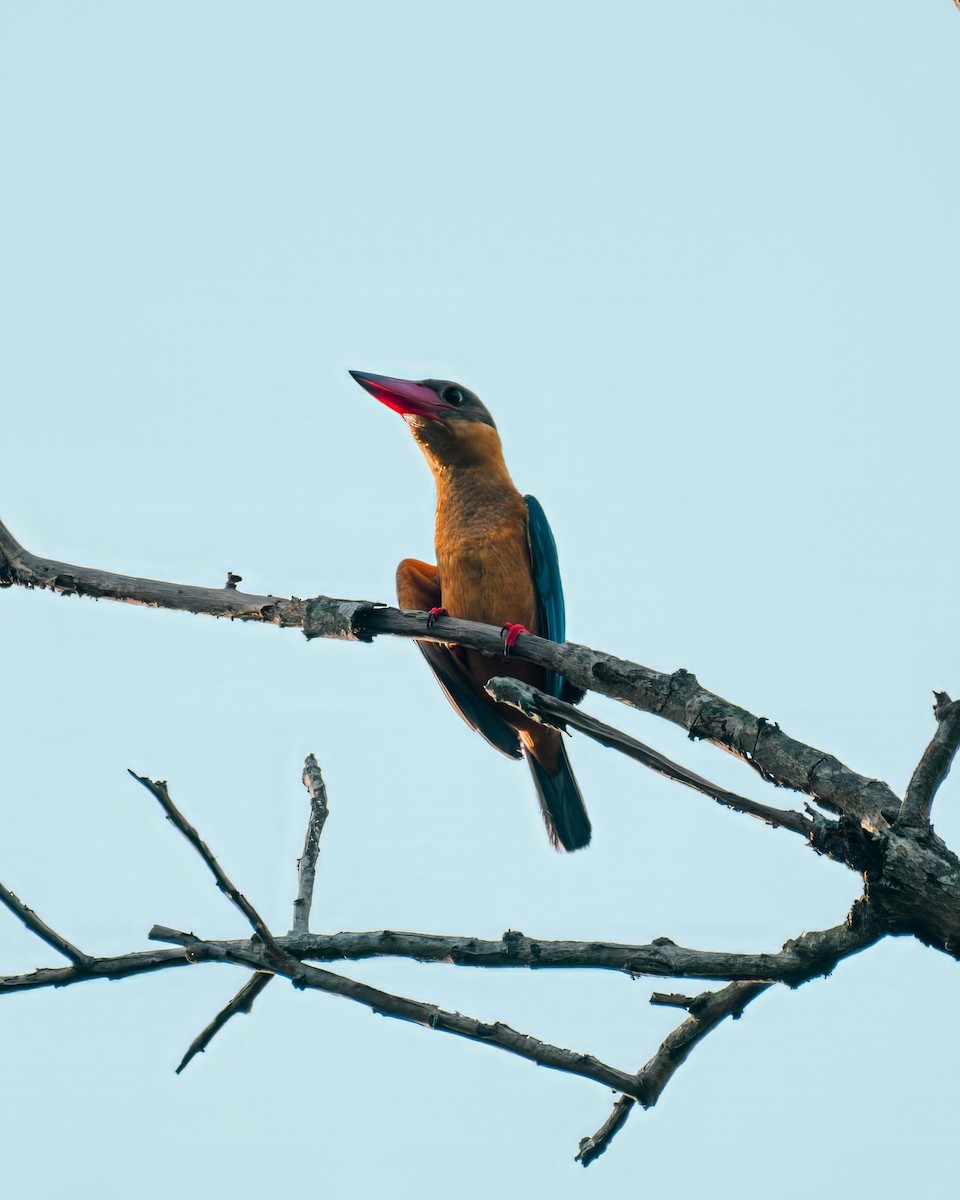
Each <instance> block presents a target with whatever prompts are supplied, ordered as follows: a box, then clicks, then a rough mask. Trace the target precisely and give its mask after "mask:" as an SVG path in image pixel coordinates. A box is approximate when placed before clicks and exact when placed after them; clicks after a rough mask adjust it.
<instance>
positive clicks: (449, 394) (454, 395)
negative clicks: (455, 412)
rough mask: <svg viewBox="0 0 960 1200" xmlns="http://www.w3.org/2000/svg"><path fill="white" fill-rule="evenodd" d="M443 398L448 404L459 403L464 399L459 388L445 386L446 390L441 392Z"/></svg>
mask: <svg viewBox="0 0 960 1200" xmlns="http://www.w3.org/2000/svg"><path fill="white" fill-rule="evenodd" d="M443 398H444V400H446V402H447V403H448V404H457V405H460V404H462V403H463V401H464V395H463V392H461V391H460V389H459V388H447V390H446V391H445V392H444V393H443Z"/></svg>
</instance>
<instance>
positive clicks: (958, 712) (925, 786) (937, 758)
mask: <svg viewBox="0 0 960 1200" xmlns="http://www.w3.org/2000/svg"><path fill="white" fill-rule="evenodd" d="M934 699H935V701H936V703H935V704H934V706H933V714H934V716H935V717H936V718H937V731H936V733H935V734H934V735H933V738H932V739H931V741H930V745H929V746H927V748H926V750H924V752H923V756H922V758H921V759H920V762H919V763H918V764H917V768H916V770H915V771H914V772H913V775H912V776H911V778H910V783H909V784H908V786H907V791H906V794H905V795H904V797H903V807H902V808H901V810H900V816H899V818H898V820H897V829H898V831H900V832H902V831H904V830H906V829H925V828H926V827H928V826H929V824H930V810H931V809H932V807H933V798H934V796H936V794H937V790H938V788H939V787H940V784H941V783H943V781H944V780H945V779H946V777H947V775H948V774H949V772H950V767H951V764H952V763H953V760H954V758H955V757H956V753H957V750H958V748H960V701H957V700H951V699H950V697H949V696H948V695H947V693H946V692H934Z"/></svg>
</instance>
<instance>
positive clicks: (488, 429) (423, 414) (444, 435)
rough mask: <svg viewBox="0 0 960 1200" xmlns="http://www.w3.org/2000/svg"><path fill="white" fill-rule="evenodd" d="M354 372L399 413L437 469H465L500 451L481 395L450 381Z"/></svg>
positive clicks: (371, 392) (431, 463)
mask: <svg viewBox="0 0 960 1200" xmlns="http://www.w3.org/2000/svg"><path fill="white" fill-rule="evenodd" d="M350 374H351V375H352V376H353V378H354V379H355V380H356V381H357V383H359V384H360V386H361V387H362V388H364V389H365V390H366V391H368V392H369V393H370V395H371V396H374V397H375V398H376V399H377V400H379V401H380V403H381V404H385V405H386V406H387V408H392V409H393V411H394V412H398V413H400V415H401V416H402V417H403V419H404V420H405V421H406V422H407V424H408V425H409V426H410V431H411V433H412V434H413V436H414V437H415V438H416V440H417V441H418V442H419V444H420V448H421V449H422V450H423V452H424V454H425V455H426V456H427V461H428V462H429V463H430V465H431V467H433V468H434V470H441V469H442V468H443V467H448V466H467V465H470V464H473V463H476V462H482V461H483V460H484V459H485V458H487V457H489V456H490V455H491V454H493V453H496V454H497V455H499V453H500V438H499V435H498V434H497V427H496V425H494V423H493V417H491V416H490V413H489V412H488V411H487V409H486V407H485V405H484V404H483V403H482V402H481V400H480V397H479V396H477V395H476V394H475V393H474V392H471V391H470V389H469V388H465V387H464V386H463V384H460V383H453V382H452V381H451V380H449V379H421V380H418V381H414V380H411V379H393V378H392V377H391V376H389V375H370V374H368V373H367V372H365V371H351V372H350Z"/></svg>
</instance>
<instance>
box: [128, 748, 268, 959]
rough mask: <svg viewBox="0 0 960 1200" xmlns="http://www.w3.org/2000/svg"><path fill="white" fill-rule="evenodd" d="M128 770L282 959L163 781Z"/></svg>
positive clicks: (261, 921)
mask: <svg viewBox="0 0 960 1200" xmlns="http://www.w3.org/2000/svg"><path fill="white" fill-rule="evenodd" d="M128 774H130V775H132V776H133V778H134V779H135V780H136V781H137V782H138V783H142V784H143V786H144V787H145V788H146V789H147V791H148V792H151V793H152V794H153V795H154V796H155V797H156V798H157V800H158V801H159V802H160V807H161V808H162V809H163V811H164V812H165V813H166V815H167V819H168V820H169V821H170V822H172V824H173V825H174V826H175V827H176V828H177V829H178V830H179V831H180V833H182V834H183V836H184V837H185V838H186V839H187V841H188V842H189V843H190V845H191V846H192V847H193V848H194V850H196V852H197V853H198V854H199V855H200V857H201V858H202V859H203V861H204V862H205V863H206V864H207V866H208V867H209V868H210V873H211V874H212V875H213V878H214V879H215V880H216V883H217V887H218V888H219V889H220V891H221V892H223V894H224V895H225V896H226V897H227V899H228V900H229V901H230V902H231V904H233V905H234V906H235V907H236V908H238V909H239V910H240V912H242V913H243V915H244V916H245V917H246V918H247V920H248V921H249V922H250V924H251V925H252V926H253V929H254V931H255V933H256V934H257V936H258V937H259V938H260V940H261V941H262V942H263V944H264V945H265V946H266V948H267V950H268V951H269V952H270V954H271V955H272V956H273V957H275V958H276V959H277V960H278V961H281V962H282V961H285V960H286V959H287V957H288V955H287V953H286V951H284V950H281V948H280V946H279V945H278V944H277V940H276V938H275V937H274V936H273V934H272V933H271V932H270V929H269V928H268V926H267V923H266V921H264V919H263V917H261V916H260V914H259V913H258V912H257V910H256V909H255V908H254V907H253V905H252V904H251V903H250V901H249V900H248V899H247V898H246V896H244V895H243V893H242V892H241V891H240V889H239V888H238V887H237V886H236V885H235V884H233V883H232V882H231V881H230V879H229V877H228V876H227V874H226V872H225V871H224V870H223V868H222V867H221V866H220V864H219V863H218V862H217V860H216V859H215V858H214V857H213V854H212V853H211V852H210V848H209V847H208V846H207V844H206V842H204V840H203V839H202V838H201V837H200V834H199V833H197V831H196V829H194V827H193V826H192V825H191V824H190V822H189V821H188V820H187V819H186V817H185V816H184V815H183V813H181V812H180V810H179V809H178V808H177V806H176V805H175V804H174V803H173V801H172V800H171V799H170V793H169V792H168V791H167V785H166V783H165V782H164V781H163V780H162V779H158V780H153V779H148V778H147V777H146V776H145V775H137V774H136V772H134V771H128Z"/></svg>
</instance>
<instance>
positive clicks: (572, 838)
mask: <svg viewBox="0 0 960 1200" xmlns="http://www.w3.org/2000/svg"><path fill="white" fill-rule="evenodd" d="M350 374H351V375H352V376H353V378H354V379H355V380H356V381H357V383H359V384H360V386H361V387H362V388H365V389H366V390H367V391H368V392H369V393H370V394H371V395H372V396H374V397H376V399H377V400H379V401H380V402H381V403H382V404H385V405H386V406H387V407H388V408H392V409H393V410H394V412H398V413H400V414H401V416H402V417H403V418H404V420H405V421H406V422H407V424H408V425H409V427H410V431H411V433H412V434H413V436H414V438H415V440H416V442H417V445H418V446H419V447H420V449H421V450H422V451H423V454H424V457H425V458H426V460H427V463H428V465H429V467H430V470H431V471H432V472H433V477H434V479H435V480H436V484H437V522H436V550H437V565H436V566H431V565H429V564H428V563H424V562H420V561H419V560H417V559H415V558H405V559H404V560H403V562H401V563H400V565H399V567H397V599H398V601H399V604H400V607H401V608H407V609H426V610H427V611H428V612H429V614H430V615H431V617H437V616H440V615H444V614H449V615H450V616H453V617H461V618H462V619H464V620H467V621H483V622H485V623H487V624H490V625H498V626H500V627H501V628H502V629H503V630H504V631H505V634H506V636H505V645H504V653H505V654H506V653H507V652H508V651H509V648H510V646H512V644H513V642H514V641H515V640H516V638H517V637H518V636H519V634H520V633H522V632H531V633H536V634H540V635H541V636H542V637H546V638H550V639H551V640H552V641H556V642H562V641H563V640H564V636H565V633H564V624H565V618H564V606H563V591H562V589H561V586H560V570H559V566H558V563H557V547H556V543H555V542H554V540H553V534H552V533H551V532H550V526H549V525H548V524H547V518H546V517H545V516H544V513H543V509H542V508H541V507H540V505H539V504H538V503H537V501H536V500H535V499H534V498H533V496H521V495H520V493H519V492H518V491H517V489H516V488H515V487H514V485H513V480H512V479H511V478H510V475H509V474H508V472H507V468H506V464H505V463H504V461H503V450H502V447H501V444H500V435H499V434H498V433H497V428H496V426H495V425H494V423H493V418H492V417H491V416H490V413H489V412H488V411H487V409H486V408H485V407H484V405H483V404H482V403H481V402H480V400H479V398H478V397H477V396H476V395H474V393H473V392H471V391H469V390H468V389H467V388H465V387H463V386H462V385H461V384H459V383H452V382H451V381H450V380H447V379H423V380H420V381H419V382H413V381H411V380H406V379H392V378H390V377H389V376H386V375H370V374H367V373H364V372H360V371H351V372H350ZM417 644H418V645H419V647H420V649H421V651H422V652H423V654H424V656H425V657H426V659H427V662H428V663H429V664H430V667H431V668H432V670H433V673H434V674H435V675H436V677H437V679H438V680H439V682H440V686H441V687H442V688H443V690H444V691H445V692H446V694H447V697H448V698H449V700H450V701H451V703H452V704H453V706H454V708H456V709H457V710H458V711H459V713H460V715H461V716H462V717H463V719H464V720H465V721H466V722H467V724H468V725H470V726H471V728H473V729H475V730H477V732H478V733H480V734H482V735H483V737H485V738H486V739H487V741H488V742H490V744H491V745H492V746H495V747H496V749H497V750H500V751H501V752H502V753H504V754H506V755H508V756H509V757H510V758H521V757H524V758H526V760H527V762H528V763H529V764H530V770H531V772H532V773H533V781H534V783H535V785H536V789H537V796H538V797H539V799H540V810H541V813H542V814H543V820H544V823H545V825H546V827H547V833H548V834H549V835H550V840H551V841H552V842H553V844H554V846H556V847H557V848H558V849H560V848H562V849H564V850H579V849H580V848H581V847H582V846H586V845H587V844H588V842H589V841H590V818H589V817H588V816H587V810H586V808H585V806H584V803H583V797H582V796H581V795H580V789H579V787H578V786H577V781H576V779H575V778H574V776H573V772H572V771H571V769H570V763H569V760H568V759H567V752H566V749H565V747H564V745H563V739H562V737H561V735H560V734H559V733H558V732H557V731H556V730H555V729H548V728H546V727H545V726H543V725H538V724H536V723H535V722H533V721H530V720H528V719H527V718H526V717H524V716H523V714H522V713H520V712H518V711H517V710H516V709H513V708H510V707H508V706H507V705H502V704H496V703H495V702H494V701H493V700H491V699H490V697H489V696H488V695H487V693H486V692H485V691H484V684H485V683H486V682H487V681H488V680H489V679H491V678H492V677H493V676H494V675H512V676H514V677H515V678H517V679H522V680H525V681H526V682H527V683H531V684H533V685H534V687H538V688H540V689H542V690H543V691H546V692H549V693H550V694H552V695H554V696H558V697H562V698H563V699H571V700H575V699H578V698H579V696H580V693H579V692H577V690H576V689H575V688H573V687H572V686H571V685H570V684H569V683H567V681H566V680H565V679H563V678H562V676H560V675H557V674H556V673H555V672H553V671H547V670H545V669H544V668H543V667H538V666H536V665H535V664H533V663H528V662H521V661H519V660H518V659H509V660H508V662H506V663H500V662H496V661H495V660H493V659H491V658H489V657H485V656H484V655H482V654H480V653H479V652H478V651H476V650H468V649H465V648H463V647H460V646H445V645H441V644H439V643H436V642H418V643H417Z"/></svg>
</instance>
